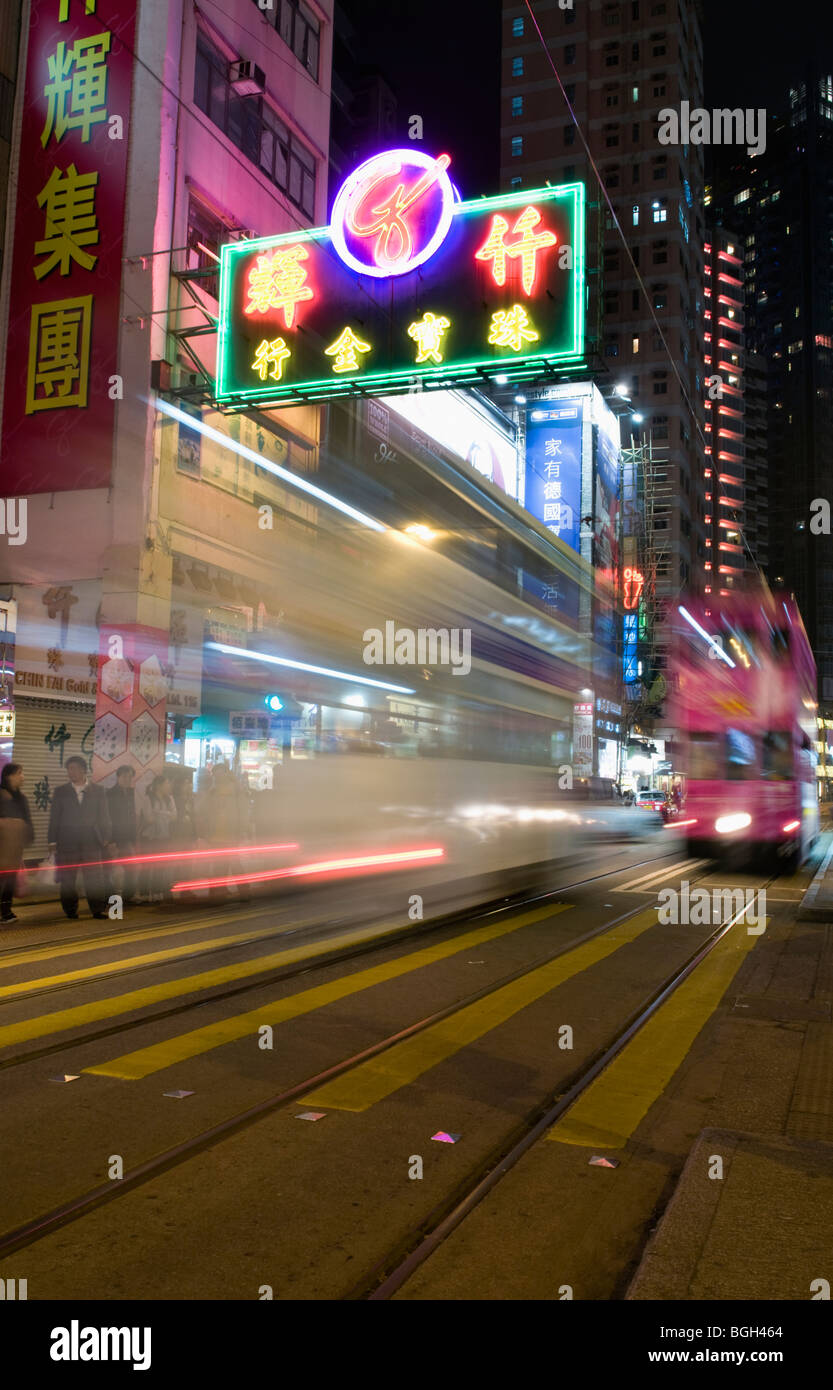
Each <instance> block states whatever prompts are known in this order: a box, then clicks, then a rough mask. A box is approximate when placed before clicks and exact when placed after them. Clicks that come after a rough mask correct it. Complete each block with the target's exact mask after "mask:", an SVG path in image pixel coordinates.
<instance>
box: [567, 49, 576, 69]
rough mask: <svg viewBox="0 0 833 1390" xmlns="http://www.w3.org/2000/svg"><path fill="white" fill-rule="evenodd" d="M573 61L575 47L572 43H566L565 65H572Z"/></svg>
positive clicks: (574, 59)
mask: <svg viewBox="0 0 833 1390" xmlns="http://www.w3.org/2000/svg"><path fill="white" fill-rule="evenodd" d="M575 61H576V46H575V44H574V43H568V44H567V47H566V48H565V49H564V62H565V63H567V64H568V66H569V64H570V63H574V62H575Z"/></svg>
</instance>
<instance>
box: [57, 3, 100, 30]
mask: <svg viewBox="0 0 833 1390" xmlns="http://www.w3.org/2000/svg"><path fill="white" fill-rule="evenodd" d="M71 3H72V0H61V8H60V9H59V11H58V23H59V24H64V23H65V22H66V20H68V19H69V7H70V5H71ZM84 14H95V0H84Z"/></svg>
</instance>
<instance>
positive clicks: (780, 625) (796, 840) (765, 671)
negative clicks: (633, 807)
mask: <svg viewBox="0 0 833 1390" xmlns="http://www.w3.org/2000/svg"><path fill="white" fill-rule="evenodd" d="M672 627H673V642H672V661H673V668H672V680H671V686H670V692H671V698H670V704H671V710H670V713H671V719H672V722H673V723H674V724H675V725H676V727H677V729H678V730H679V735H680V739H681V743H682V748H681V765H682V768H683V770H684V771H685V774H686V783H687V790H686V799H685V806H684V809H683V811H682V814H681V815H680V818H679V821H678V822H677V824H678V825H679V827H680V829H685V830H686V833H687V837H688V849H689V852H690V853H691V854H696V855H699V856H704V857H705V856H708V857H712V858H723V857H729V858H731V859H732V860H733V861H738V860H743V861H752V860H755V859H759V858H760V859H761V860H762V861H763V862H764V863H765V864H766V866H767V867H768V868H770V869H774V868H776V867H777V866H778V865H779V863H780V865H781V866H782V867H783V869H784V870H785V871H786V872H793V871H794V870H795V869H796V868H797V866H798V864H799V863H800V862H801V861H802V860H803V859H804V858H805V857H806V855H807V853H808V852H809V849H810V846H811V845H812V844H813V841H814V840H815V838H816V836H817V835H818V830H819V808H818V793H817V790H816V757H815V744H814V740H815V739H816V738H817V733H816V712H817V700H816V665H815V661H814V659H813V653H812V651H811V650H810V644H809V642H808V640H807V633H806V632H805V630H804V624H803V622H802V621H801V615H800V613H799V611H798V608H797V607H796V605H795V603H794V602H793V601H792V599H789V598H785V597H783V596H781V595H773V594H771V593H770V592H769V591H768V590H764V589H759V590H755V591H746V592H743V593H739V594H733V595H732V596H731V597H725V598H715V599H692V600H689V601H686V600H684V599H681V600H678V601H677V602H676V603H675V605H674V608H673V624H672Z"/></svg>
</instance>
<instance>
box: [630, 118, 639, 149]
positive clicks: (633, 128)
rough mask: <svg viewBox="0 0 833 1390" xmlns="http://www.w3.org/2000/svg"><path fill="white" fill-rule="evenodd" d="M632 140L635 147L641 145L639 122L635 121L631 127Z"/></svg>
mask: <svg viewBox="0 0 833 1390" xmlns="http://www.w3.org/2000/svg"><path fill="white" fill-rule="evenodd" d="M631 140H632V141H633V143H634V144H635V145H638V144H639V121H634V122H633V124H632V125H631Z"/></svg>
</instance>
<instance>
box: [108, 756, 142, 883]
mask: <svg viewBox="0 0 833 1390" xmlns="http://www.w3.org/2000/svg"><path fill="white" fill-rule="evenodd" d="M107 810H108V811H109V813H110V825H111V827H112V835H113V843H114V844H115V846H116V855H117V858H119V859H127V858H130V857H131V856H132V855H134V854H135V853H136V839H137V836H138V830H137V827H136V792H135V791H134V788H133V768H132V767H128V766H127V764H125V766H124V767H120V768H118V769H117V771H116V785H115V786H114V787H108V788H107ZM120 867H121V895H122V899H123V901H124V902H125V903H129V902H131V901H132V899H133V894H134V893H135V891H136V887H135V883H136V871H135V869H134V867H133V865H132V864H122V865H121V866H120Z"/></svg>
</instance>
